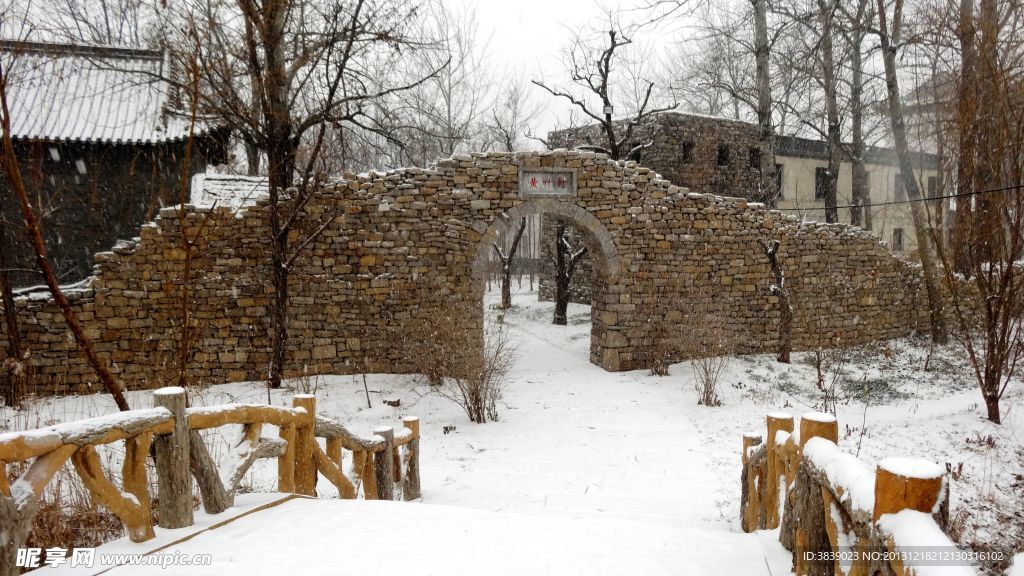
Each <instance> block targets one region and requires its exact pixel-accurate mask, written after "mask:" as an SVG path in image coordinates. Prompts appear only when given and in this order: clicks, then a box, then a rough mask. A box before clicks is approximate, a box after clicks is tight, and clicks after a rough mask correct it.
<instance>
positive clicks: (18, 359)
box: [0, 218, 26, 407]
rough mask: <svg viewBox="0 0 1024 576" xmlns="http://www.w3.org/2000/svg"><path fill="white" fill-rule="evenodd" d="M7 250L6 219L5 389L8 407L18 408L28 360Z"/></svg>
mask: <svg viewBox="0 0 1024 576" xmlns="http://www.w3.org/2000/svg"><path fill="white" fill-rule="evenodd" d="M7 250H8V242H7V225H6V222H5V220H4V218H0V298H2V300H0V303H2V305H3V314H4V334H5V336H6V337H7V358H5V359H4V372H5V373H6V375H7V386H6V387H5V388H4V401H5V402H6V404H7V405H8V406H14V407H17V406H18V405H19V404H20V403H21V397H22V394H23V393H24V390H23V387H24V380H25V378H24V376H25V369H26V366H25V362H26V359H25V358H24V357H23V353H22V348H21V326H20V325H19V322H18V308H17V306H16V305H15V303H14V290H13V288H12V287H11V281H10V278H9V274H8V272H7V269H8V266H10V263H9V261H8V258H7Z"/></svg>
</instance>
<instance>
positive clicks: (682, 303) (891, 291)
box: [19, 151, 920, 391]
mask: <svg viewBox="0 0 1024 576" xmlns="http://www.w3.org/2000/svg"><path fill="white" fill-rule="evenodd" d="M521 169H529V170H541V171H543V170H545V169H563V172H564V171H565V170H568V171H571V172H573V173H574V174H575V182H576V191H575V194H566V195H562V196H550V195H549V196H545V197H530V196H528V195H527V196H524V195H522V194H521V193H520V190H519V187H520V182H519V172H520V170H521ZM530 214H546V215H553V216H556V217H560V218H563V219H565V220H567V221H568V222H569V223H571V224H572V225H573V226H574V227H575V228H576V229H577V230H579V231H580V232H582V234H583V239H584V241H585V242H586V243H587V244H588V246H589V248H590V250H589V257H590V258H591V261H592V266H593V271H594V274H593V276H594V277H593V290H594V297H593V310H592V312H593V314H592V317H593V324H594V325H593V330H592V337H591V361H592V362H594V363H595V364H598V365H600V366H603V367H604V368H606V369H608V370H629V369H636V368H642V367H645V364H646V358H647V357H648V356H647V355H648V353H649V351H651V350H653V349H654V347H655V346H656V345H657V342H654V340H653V336H652V334H651V331H650V329H649V326H650V324H649V320H650V318H649V317H648V316H649V313H648V312H645V311H648V310H653V309H657V310H658V311H659V312H658V313H659V314H665V315H666V316H667V317H668V318H669V319H670V320H675V319H678V318H681V317H682V316H683V314H684V313H686V312H690V311H692V310H702V309H706V310H709V311H714V312H715V313H717V314H719V315H721V316H722V317H724V318H725V321H726V324H727V327H728V328H729V329H730V331H732V332H733V333H735V334H737V335H738V336H742V338H740V339H739V342H738V344H737V346H738V349H737V351H738V352H762V351H768V350H772V349H774V348H775V346H776V342H777V338H776V329H777V328H776V326H777V322H778V315H779V313H778V309H777V302H776V300H775V298H774V297H773V296H771V295H770V294H769V292H768V278H769V269H768V265H767V262H766V261H765V258H764V255H763V253H762V252H761V250H760V248H759V247H758V246H757V240H758V239H759V238H766V239H767V238H779V239H781V240H782V241H783V244H782V249H781V251H780V253H781V259H782V262H783V265H784V266H785V269H786V274H787V282H788V283H789V286H790V289H791V290H792V292H793V293H792V295H791V302H792V305H793V306H794V309H795V317H796V318H795V324H794V328H795V333H794V336H795V337H794V345H795V347H796V348H798V349H800V348H805V349H806V348H810V347H813V346H817V345H819V344H824V345H834V344H837V343H857V342H865V341H868V340H872V339H878V338H890V337H896V336H901V335H904V334H907V333H908V332H909V331H911V330H912V329H915V328H917V327H918V318H919V317H920V316H919V314H918V313H917V312H916V310H917V309H918V308H919V307H920V304H919V303H918V301H917V293H918V290H917V288H916V285H915V283H916V280H915V273H914V271H913V269H912V268H909V267H908V266H906V265H904V264H903V263H901V262H899V261H898V260H896V259H895V258H894V257H893V256H892V255H891V254H890V253H889V251H888V250H886V249H885V248H884V247H883V246H881V245H880V244H879V243H878V240H877V238H875V237H874V236H872V235H870V234H869V233H866V232H862V231H860V230H857V229H852V228H849V227H846V226H842V225H807V224H801V223H800V222H798V221H796V220H795V219H794V218H790V217H786V216H784V215H782V214H780V213H777V212H770V211H768V210H765V209H763V208H761V207H759V206H757V205H749V204H748V203H747V202H746V201H745V200H741V199H737V198H723V197H718V196H710V195H699V194H688V193H687V190H686V189H682V188H677V187H675V186H672V185H670V184H669V183H668V182H667V181H665V180H664V179H661V178H660V177H658V176H657V175H656V174H654V173H653V172H652V171H650V170H649V169H647V168H644V167H641V166H637V165H636V164H634V163H622V162H613V161H610V160H608V159H607V158H606V157H604V156H601V155H596V154H592V153H586V152H565V151H556V152H529V153H516V154H506V153H487V154H474V155H472V156H469V155H465V156H455V157H453V158H451V159H447V160H442V161H440V162H439V163H438V164H437V166H436V167H433V168H431V169H420V168H408V169H403V170H399V171H394V172H389V173H371V174H365V175H360V176H349V177H348V179H347V180H344V181H341V182H340V183H337V184H333V185H332V186H330V187H329V188H327V189H325V190H323V191H322V193H321V194H320V195H319V196H318V198H317V199H316V200H315V201H314V202H312V203H311V205H310V206H309V207H308V208H307V217H308V218H309V219H311V220H314V221H320V220H321V219H322V218H323V217H325V216H338V219H337V220H336V221H335V223H334V224H333V225H331V226H330V227H329V228H328V230H327V231H326V232H325V233H324V234H323V235H322V236H321V237H320V238H318V239H317V240H316V241H315V242H313V243H312V244H311V246H310V247H309V249H308V250H307V251H306V252H305V253H304V254H303V256H302V258H301V259H300V260H299V262H298V263H297V266H296V268H295V271H294V273H293V276H292V287H291V311H290V318H291V320H290V322H291V325H290V331H289V334H290V341H289V343H288V345H289V349H290V353H289V355H290V362H289V365H288V373H289V374H292V375H298V374H301V373H303V372H306V373H351V372H356V371H360V370H362V368H361V366H364V365H365V366H366V367H367V368H368V369H369V370H371V371H388V372H395V371H402V370H410V369H411V366H410V365H409V364H408V362H406V361H404V355H403V350H401V349H400V347H396V346H394V345H393V340H391V341H389V340H388V338H387V334H388V332H389V331H391V330H396V329H398V330H400V329H402V327H405V326H409V325H411V324H412V323H422V322H425V321H427V319H428V318H430V310H431V309H433V308H434V307H437V306H442V305H443V306H448V307H454V308H455V309H457V310H459V314H462V315H464V317H463V320H465V321H466V322H469V323H470V325H476V326H479V327H481V331H482V322H483V314H482V305H481V299H482V291H483V285H484V281H483V277H484V276H483V275H484V270H485V268H486V260H487V254H488V252H490V251H491V250H492V248H491V246H490V244H491V242H492V241H493V240H494V239H496V238H497V237H498V236H499V235H500V234H501V232H502V231H503V230H504V229H505V227H506V225H507V224H506V222H517V221H518V218H519V217H521V216H524V215H530ZM502 215H507V216H509V218H503V217H502ZM204 218H209V222H208V223H207V225H206V226H205V228H203V230H204V234H203V236H202V237H201V238H200V243H199V246H198V247H197V248H196V250H195V252H194V254H195V256H194V260H193V266H192V268H193V282H192V291H193V295H194V298H195V305H194V309H193V321H194V328H195V331H196V332H197V333H198V334H199V338H198V339H197V340H196V344H195V348H196V350H195V353H194V355H193V356H192V359H191V363H190V368H191V369H192V371H193V373H194V375H195V377H196V378H198V379H199V380H202V381H207V382H222V381H238V380H256V379H262V378H263V377H265V374H266V369H267V363H268V360H269V345H270V338H269V335H268V327H269V321H268V318H269V295H270V294H271V292H272V285H271V281H270V274H269V273H268V270H267V261H268V258H269V249H270V247H269V243H268V238H269V233H268V225H267V209H266V203H265V201H260V202H258V203H257V204H256V205H255V206H253V207H248V208H244V209H242V210H241V211H240V212H237V213H235V212H234V211H232V210H231V209H228V208H217V209H215V210H213V211H212V212H211V211H210V210H209V209H204V208H189V209H188V210H187V218H186V222H185V225H186V226H188V227H189V228H190V229H191V230H192V231H194V232H198V231H199V230H200V228H202V222H203V219H204ZM180 225H181V222H180V221H179V216H178V211H177V209H176V208H168V209H164V210H162V211H161V212H160V215H159V217H158V218H157V219H156V220H155V221H154V222H152V223H149V224H146V225H145V226H143V227H142V231H141V234H140V239H139V240H138V241H137V242H136V241H129V242H122V243H120V244H119V245H118V246H117V248H115V249H114V251H113V252H109V253H102V254H98V255H97V256H96V261H97V264H98V267H97V276H96V277H95V278H94V279H93V280H92V282H91V286H90V287H89V288H88V289H85V290H83V291H80V292H79V293H78V294H76V295H75V297H74V299H73V303H74V305H75V306H76V308H77V309H78V310H79V314H80V316H79V318H80V320H81V321H82V322H83V324H84V325H85V327H86V329H87V332H88V333H89V334H90V335H91V336H92V337H93V338H94V339H95V340H96V348H97V350H98V351H99V352H100V354H101V356H103V357H104V358H105V359H106V360H107V361H108V362H109V363H110V366H111V367H112V369H113V371H114V372H115V373H116V374H117V375H118V377H119V378H121V379H122V381H124V382H125V383H126V384H127V385H128V386H129V387H133V388H137V387H152V386H159V385H161V383H162V381H163V380H162V378H163V377H165V376H167V375H168V374H169V373H173V372H174V370H175V368H174V367H175V365H176V349H177V346H178V335H179V333H180V330H179V328H178V324H179V317H180V309H181V296H180V288H181V285H182V280H181V278H182V274H183V270H184V268H185V266H184V254H185V253H184V250H183V249H182V248H181V246H180V228H179V227H180ZM665 302H667V303H668V306H667V307H666V306H665V305H664V303H665ZM659 303H661V304H659ZM19 313H20V314H21V315H22V318H23V321H22V326H23V329H24V330H25V331H26V332H27V334H26V335H25V340H26V341H27V342H28V344H29V347H30V348H31V349H32V355H33V363H34V365H35V366H36V377H35V381H36V383H37V384H36V387H37V389H38V390H40V391H42V390H47V389H49V390H53V389H55V388H57V389H66V390H70V391H87V390H89V389H90V388H89V382H91V381H92V380H94V378H93V376H92V373H91V370H90V369H89V368H88V366H87V364H86V363H85V361H84V359H83V358H82V356H81V355H80V353H79V352H78V351H77V350H76V349H75V345H74V343H73V341H72V340H71V339H70V338H69V337H68V335H67V332H66V329H65V326H64V323H63V319H62V318H61V316H60V313H59V311H58V310H57V308H56V307H55V306H54V305H53V304H52V302H50V301H49V300H48V298H46V297H32V298H24V299H21V300H20V301H19Z"/></svg>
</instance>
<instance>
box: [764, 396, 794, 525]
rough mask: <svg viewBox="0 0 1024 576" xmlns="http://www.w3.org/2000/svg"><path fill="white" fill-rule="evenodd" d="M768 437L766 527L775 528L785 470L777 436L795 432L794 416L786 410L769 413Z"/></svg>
mask: <svg viewBox="0 0 1024 576" xmlns="http://www.w3.org/2000/svg"><path fill="white" fill-rule="evenodd" d="M767 420H768V437H767V438H766V439H765V441H766V449H767V452H768V465H767V468H768V477H767V478H765V483H764V508H765V520H764V528H765V529H768V530H774V529H775V528H778V527H779V476H781V475H782V474H783V473H784V472H785V470H784V469H780V467H779V463H780V461H781V460H780V459H779V455H778V454H777V452H778V450H777V448H778V446H776V436H777V435H778V433H779V432H790V433H791V432H793V417H792V416H791V415H789V414H787V413H785V412H773V413H771V414H769V415H768V419H767Z"/></svg>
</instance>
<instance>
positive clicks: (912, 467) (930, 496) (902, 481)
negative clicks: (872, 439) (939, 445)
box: [871, 458, 946, 522]
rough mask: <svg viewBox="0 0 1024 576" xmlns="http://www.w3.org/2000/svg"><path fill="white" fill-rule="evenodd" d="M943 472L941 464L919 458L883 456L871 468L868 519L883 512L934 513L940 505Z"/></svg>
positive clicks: (942, 495)
mask: <svg viewBox="0 0 1024 576" xmlns="http://www.w3.org/2000/svg"><path fill="white" fill-rule="evenodd" d="M945 483H946V473H945V470H943V469H942V467H941V466H939V465H938V464H935V463H934V462H929V461H928V460H922V459H919V458H886V459H885V460H882V461H881V462H879V463H878V468H877V469H876V471H875V508H874V511H873V513H872V516H871V519H872V520H873V521H875V522H878V519H879V518H880V517H881V516H882V515H883V514H896V513H897V512H900V511H902V510H908V509H909V510H917V511H918V512H925V513H927V514H936V513H938V512H939V509H940V507H941V506H942V505H943V499H944V496H945Z"/></svg>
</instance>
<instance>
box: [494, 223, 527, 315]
mask: <svg viewBox="0 0 1024 576" xmlns="http://www.w3.org/2000/svg"><path fill="white" fill-rule="evenodd" d="M524 230H526V218H522V219H520V221H519V228H518V229H516V235H515V237H514V238H513V239H512V246H511V247H510V248H509V250H508V254H506V253H505V252H504V251H502V249H501V247H499V246H498V244H497V242H495V243H494V251H495V252H497V253H498V260H499V261H500V262H501V309H502V310H508V309H509V308H511V307H512V259H513V258H515V256H516V250H518V249H519V241H520V240H521V239H522V237H523V231H524ZM519 284H520V286H521V285H522V278H520V280H519Z"/></svg>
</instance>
